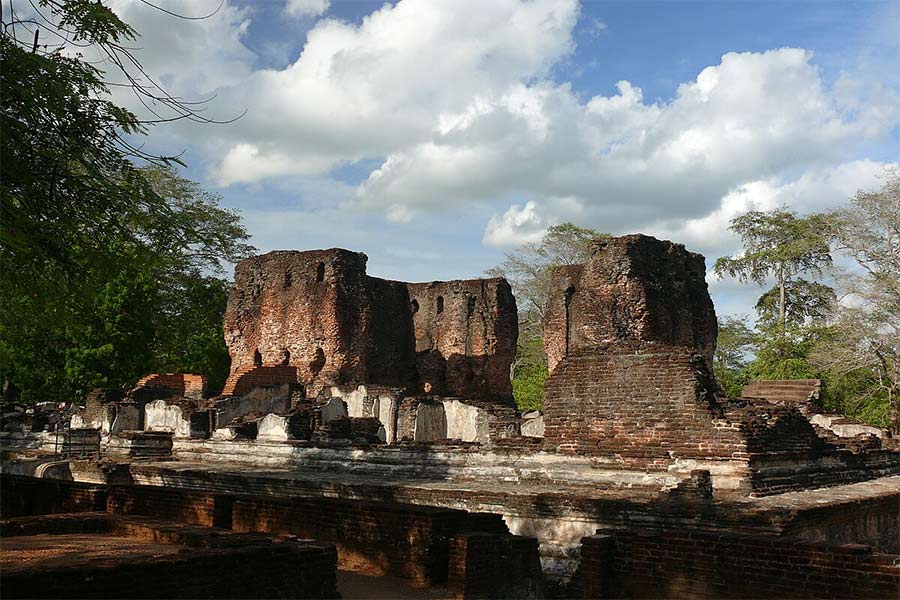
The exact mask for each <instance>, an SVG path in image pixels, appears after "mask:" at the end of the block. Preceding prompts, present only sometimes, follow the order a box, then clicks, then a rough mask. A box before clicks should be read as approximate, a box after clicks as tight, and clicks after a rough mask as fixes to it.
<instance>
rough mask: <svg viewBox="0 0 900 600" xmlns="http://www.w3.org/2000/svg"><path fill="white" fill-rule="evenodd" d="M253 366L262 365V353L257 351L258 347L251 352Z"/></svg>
mask: <svg viewBox="0 0 900 600" xmlns="http://www.w3.org/2000/svg"><path fill="white" fill-rule="evenodd" d="M253 366H255V367H261V366H262V354H260V353H259V348H257V349H256V350H255V351H254V352H253Z"/></svg>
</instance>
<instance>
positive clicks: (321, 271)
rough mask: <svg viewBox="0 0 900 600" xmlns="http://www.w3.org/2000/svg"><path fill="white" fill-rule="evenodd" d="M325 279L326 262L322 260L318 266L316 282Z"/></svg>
mask: <svg viewBox="0 0 900 600" xmlns="http://www.w3.org/2000/svg"><path fill="white" fill-rule="evenodd" d="M323 281H325V263H323V262H320V263H319V264H318V265H317V266H316V283H322V282H323Z"/></svg>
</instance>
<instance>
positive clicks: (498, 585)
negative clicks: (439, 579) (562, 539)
mask: <svg viewBox="0 0 900 600" xmlns="http://www.w3.org/2000/svg"><path fill="white" fill-rule="evenodd" d="M447 590H448V591H449V592H450V594H451V597H452V598H458V599H460V600H462V599H463V598H465V599H467V600H468V599H475V598H543V597H544V586H543V578H542V574H541V562H540V558H539V556H538V541H537V539H535V538H530V537H522V536H518V535H509V534H497V533H481V532H474V533H461V534H459V535H457V536H456V537H454V538H453V540H452V541H451V542H450V562H449V573H448V578H447Z"/></svg>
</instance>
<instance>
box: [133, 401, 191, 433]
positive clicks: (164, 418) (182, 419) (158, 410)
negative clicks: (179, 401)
mask: <svg viewBox="0 0 900 600" xmlns="http://www.w3.org/2000/svg"><path fill="white" fill-rule="evenodd" d="M144 429H145V430H146V431H163V432H169V433H172V434H173V435H174V436H175V437H184V438H189V437H191V421H190V417H189V416H187V415H185V414H184V412H183V411H182V407H181V406H178V405H176V404H168V403H167V402H166V401H165V400H154V401H153V402H148V403H147V404H146V405H145V406H144Z"/></svg>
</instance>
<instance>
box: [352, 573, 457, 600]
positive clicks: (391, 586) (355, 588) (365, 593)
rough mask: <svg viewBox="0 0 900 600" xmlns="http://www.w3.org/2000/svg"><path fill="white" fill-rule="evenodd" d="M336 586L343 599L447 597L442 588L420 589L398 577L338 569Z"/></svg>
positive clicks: (437, 599)
mask: <svg viewBox="0 0 900 600" xmlns="http://www.w3.org/2000/svg"><path fill="white" fill-rule="evenodd" d="M337 588H338V592H340V593H341V598H343V599H344V600H368V599H373V600H443V599H445V598H448V596H447V593H446V590H444V589H442V588H430V589H420V588H415V587H413V586H412V585H410V582H409V580H407V579H400V578H399V577H391V576H387V575H385V576H380V577H376V576H373V575H364V574H362V573H355V572H352V571H338V575H337Z"/></svg>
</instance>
